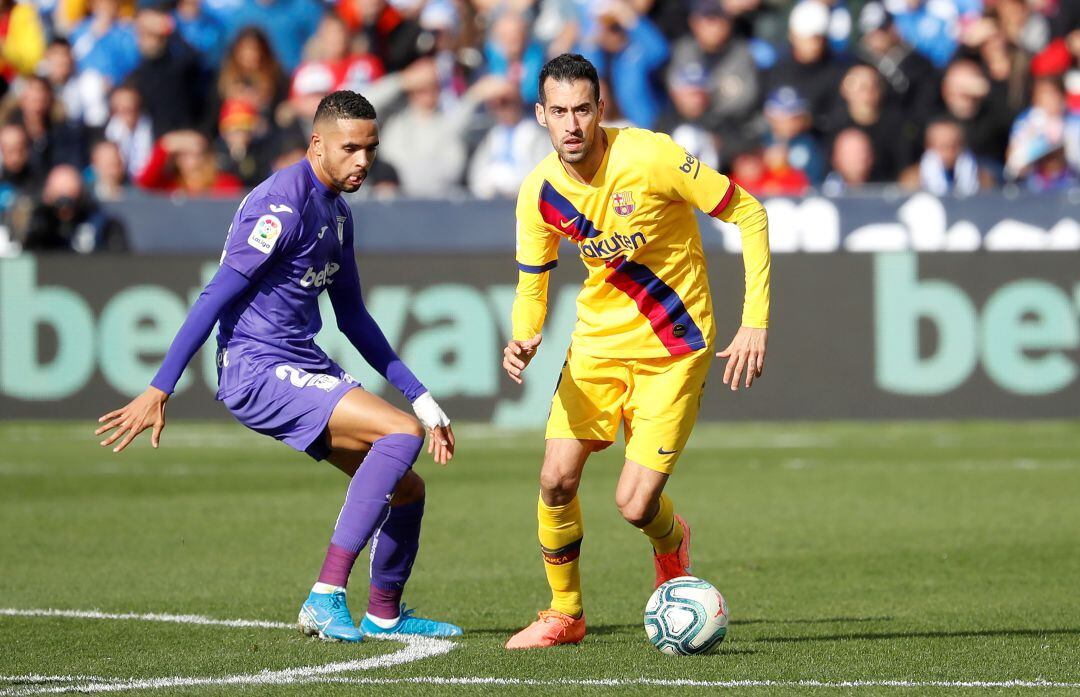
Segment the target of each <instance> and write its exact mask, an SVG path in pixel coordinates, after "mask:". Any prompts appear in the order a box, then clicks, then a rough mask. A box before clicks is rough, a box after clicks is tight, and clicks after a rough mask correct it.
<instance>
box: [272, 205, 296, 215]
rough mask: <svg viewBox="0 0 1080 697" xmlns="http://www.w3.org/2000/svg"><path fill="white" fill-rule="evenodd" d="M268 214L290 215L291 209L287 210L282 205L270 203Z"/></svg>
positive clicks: (286, 207)
mask: <svg viewBox="0 0 1080 697" xmlns="http://www.w3.org/2000/svg"><path fill="white" fill-rule="evenodd" d="M270 212H271V213H292V212H293V209H292V208H289V207H288V206H286V205H285V204H284V203H282V204H277V203H271V204H270Z"/></svg>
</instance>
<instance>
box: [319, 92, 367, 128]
mask: <svg viewBox="0 0 1080 697" xmlns="http://www.w3.org/2000/svg"><path fill="white" fill-rule="evenodd" d="M326 119H335V120H336V119H364V120H368V121H374V120H375V107H373V106H371V102H369V101H368V100H367V98H366V97H364V96H363V95H361V94H358V93H356V92H350V91H349V90H338V91H337V92H331V93H330V94H328V95H326V96H325V97H323V98H322V101H320V102H319V108H318V109H316V110H315V123H318V122H320V121H324V120H326Z"/></svg>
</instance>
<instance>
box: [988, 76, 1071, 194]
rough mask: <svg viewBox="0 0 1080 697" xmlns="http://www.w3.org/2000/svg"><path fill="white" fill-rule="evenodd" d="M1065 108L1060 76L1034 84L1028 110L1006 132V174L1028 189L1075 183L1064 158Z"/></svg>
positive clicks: (1054, 187)
mask: <svg viewBox="0 0 1080 697" xmlns="http://www.w3.org/2000/svg"><path fill="white" fill-rule="evenodd" d="M1066 115H1067V108H1066V102H1065V88H1064V85H1063V84H1062V81H1061V78H1059V77H1041V78H1039V79H1037V80H1036V81H1035V85H1034V87H1033V89H1032V95H1031V108H1029V109H1028V110H1026V111H1025V112H1024V113H1022V114H1020V116H1018V117H1017V119H1016V121H1015V122H1014V123H1013V126H1012V129H1011V131H1010V133H1009V145H1008V155H1007V157H1006V160H1005V175H1006V177H1007V178H1008V179H1014V180H1015V179H1023V180H1025V183H1026V185H1027V187H1028V189H1030V190H1032V191H1037V192H1046V191H1058V190H1061V189H1065V188H1068V187H1070V186H1072V185H1073V184H1075V182H1076V174H1075V173H1074V172H1072V171H1070V168H1069V166H1068V160H1067V158H1066V155H1065V124H1066Z"/></svg>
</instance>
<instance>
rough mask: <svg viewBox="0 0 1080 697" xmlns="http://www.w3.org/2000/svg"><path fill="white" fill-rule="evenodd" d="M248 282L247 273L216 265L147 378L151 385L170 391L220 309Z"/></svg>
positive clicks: (208, 333) (202, 342)
mask: <svg viewBox="0 0 1080 697" xmlns="http://www.w3.org/2000/svg"><path fill="white" fill-rule="evenodd" d="M250 283H251V281H249V280H248V278H247V276H245V275H244V274H242V273H240V272H239V271H237V270H236V269H233V268H232V267H231V266H228V265H224V264H223V265H222V266H221V267H219V268H218V272H217V273H216V274H214V277H213V278H212V279H210V282H209V283H207V284H206V288H204V289H203V292H202V293H201V294H200V295H199V299H198V300H196V301H195V304H194V305H193V306H192V307H191V312H189V313H188V316H187V319H185V320H184V323H183V324H182V325H181V326H180V330H179V331H178V332H177V333H176V337H175V338H174V339H173V341H172V344H171V345H170V346H169V350H168V352H167V353H166V354H165V360H163V361H162V362H161V367H160V368H159V369H158V372H157V375H155V376H154V379H153V380H151V381H150V384H151V385H152V386H154V387H156V388H157V389H159V390H161V391H162V392H164V393H166V394H172V392H173V390H175V389H176V383H177V381H178V380H180V376H181V375H183V373H184V369H185V368H186V367H187V364H188V363H190V362H191V358H192V357H193V356H194V355H195V352H196V351H198V350H199V348H201V347H202V345H203V344H204V343H206V338H207V337H208V336H210V332H211V330H213V328H214V324H215V323H216V322H217V321H218V317H220V316H221V313H222V311H224V309H225V308H226V307H228V305H229V304H230V303H232V301H233V300H235V299H236V297H237V296H239V295H240V294H241V293H243V292H244V290H246V289H247V287H248V285H249V284H250Z"/></svg>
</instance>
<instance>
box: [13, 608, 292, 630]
mask: <svg viewBox="0 0 1080 697" xmlns="http://www.w3.org/2000/svg"><path fill="white" fill-rule="evenodd" d="M0 615H6V616H8V617H67V618H70V619H79V620H140V621H143V622H173V623H176V624H200V625H209V626H212V627H255V628H259V629H295V628H296V625H295V624H286V623H284V622H267V621H265V620H217V619H214V618H212V617H203V616H202V615H169V614H159V613H146V614H139V613H135V612H101V611H99V610H55V609H52V608H48V609H34V610H22V609H19V608H14V607H4V608H0Z"/></svg>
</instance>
